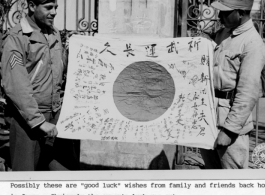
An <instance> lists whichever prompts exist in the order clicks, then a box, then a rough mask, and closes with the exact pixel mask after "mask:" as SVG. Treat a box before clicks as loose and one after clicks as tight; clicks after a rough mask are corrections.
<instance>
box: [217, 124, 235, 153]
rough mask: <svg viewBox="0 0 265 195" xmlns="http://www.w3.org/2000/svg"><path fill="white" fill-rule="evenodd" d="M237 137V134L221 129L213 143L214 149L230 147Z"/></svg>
mask: <svg viewBox="0 0 265 195" xmlns="http://www.w3.org/2000/svg"><path fill="white" fill-rule="evenodd" d="M237 137H238V135H237V134H235V133H233V132H230V131H228V130H225V129H222V130H221V131H220V132H219V134H218V137H217V139H216V141H215V143H214V148H215V149H222V148H224V147H227V146H230V145H231V144H232V143H233V142H234V141H235V140H236V138H237Z"/></svg>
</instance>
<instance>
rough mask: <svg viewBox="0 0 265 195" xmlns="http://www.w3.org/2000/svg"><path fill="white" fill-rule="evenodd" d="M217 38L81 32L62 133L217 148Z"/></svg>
mask: <svg viewBox="0 0 265 195" xmlns="http://www.w3.org/2000/svg"><path fill="white" fill-rule="evenodd" d="M212 57H213V45H212V43H211V42H210V41H209V40H207V39H204V38H199V37H196V38H160V39H142V38H119V39H118V38H116V39H114V38H106V37H86V36H78V35H76V36H73V37H71V39H70V43H69V65H68V73H67V83H66V90H65V96H64V100H63V105H62V110H61V114H60V117H59V121H58V123H57V128H58V132H59V133H58V137H61V138H71V139H90V140H101V141H118V142H135V143H154V144H155V143H157V144H175V145H184V146H190V147H199V148H206V149H212V148H213V145H214V141H215V139H216V137H217V133H218V131H217V128H216V120H215V116H216V115H215V111H214V103H213V100H214V98H213V97H214V94H213V93H214V91H213V82H212V66H213V64H212V63H213V60H212Z"/></svg>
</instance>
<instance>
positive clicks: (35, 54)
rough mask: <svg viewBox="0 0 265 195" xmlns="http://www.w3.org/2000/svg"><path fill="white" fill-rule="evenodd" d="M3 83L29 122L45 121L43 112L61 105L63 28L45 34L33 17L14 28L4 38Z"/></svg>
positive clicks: (38, 122) (5, 89) (25, 19)
mask: <svg viewBox="0 0 265 195" xmlns="http://www.w3.org/2000/svg"><path fill="white" fill-rule="evenodd" d="M2 46H3V48H2V49H3V53H2V61H1V62H2V65H1V66H2V67H1V68H2V69H1V75H2V85H3V88H4V91H5V94H6V95H7V97H8V98H9V99H10V100H11V101H12V102H13V104H14V105H15V107H16V108H17V109H18V110H19V112H20V114H21V115H22V117H23V118H24V119H25V121H26V122H27V124H28V125H29V126H30V127H31V128H34V127H36V126H37V125H40V124H41V123H43V122H44V121H45V118H44V116H43V114H42V113H43V112H52V111H54V112H55V111H57V110H58V109H60V106H61V101H60V90H61V82H62V74H63V70H64V65H63V61H62V45H61V38H60V34H59V31H58V30H56V29H54V28H53V29H49V32H48V33H47V34H46V35H44V34H43V33H42V31H41V29H40V28H38V26H37V25H36V24H35V23H34V22H33V21H32V20H31V19H30V18H29V17H27V18H23V19H22V20H21V22H20V24H17V25H16V26H15V27H14V28H13V29H11V30H10V31H9V32H8V34H7V35H6V36H5V37H4V40H3V45H2Z"/></svg>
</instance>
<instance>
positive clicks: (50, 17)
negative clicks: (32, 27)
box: [34, 0, 58, 26]
mask: <svg viewBox="0 0 265 195" xmlns="http://www.w3.org/2000/svg"><path fill="white" fill-rule="evenodd" d="M57 7H58V4H57V0H52V1H47V3H43V4H39V5H34V18H35V21H36V23H37V24H40V25H41V26H43V25H44V26H52V25H53V22H54V18H55V16H56V14H57V12H56V9H57Z"/></svg>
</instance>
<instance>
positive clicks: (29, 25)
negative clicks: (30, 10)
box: [20, 16, 55, 34]
mask: <svg viewBox="0 0 265 195" xmlns="http://www.w3.org/2000/svg"><path fill="white" fill-rule="evenodd" d="M20 25H21V28H22V32H23V33H25V34H28V33H32V32H33V31H34V30H35V31H39V32H40V31H41V29H40V28H39V27H38V25H37V24H36V23H35V22H34V21H33V20H32V19H31V18H30V17H29V16H27V17H23V18H21V20H20ZM50 29H51V31H52V33H54V32H55V30H54V28H53V27H52V28H50Z"/></svg>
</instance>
